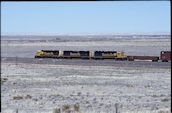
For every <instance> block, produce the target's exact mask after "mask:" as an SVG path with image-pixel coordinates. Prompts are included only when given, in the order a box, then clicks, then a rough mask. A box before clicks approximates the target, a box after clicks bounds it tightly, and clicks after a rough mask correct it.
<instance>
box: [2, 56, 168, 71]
mask: <svg viewBox="0 0 172 113" xmlns="http://www.w3.org/2000/svg"><path fill="white" fill-rule="evenodd" d="M1 62H2V63H3V62H6V63H27V64H54V65H79V66H115V67H137V68H138V67H144V68H165V69H170V68H171V62H161V61H159V62H152V61H115V60H113V59H112V60H110V59H109V60H91V59H52V58H45V59H44V58H42V59H35V58H20V57H1Z"/></svg>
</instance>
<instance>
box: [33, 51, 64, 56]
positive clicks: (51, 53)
mask: <svg viewBox="0 0 172 113" xmlns="http://www.w3.org/2000/svg"><path fill="white" fill-rule="evenodd" d="M61 56H62V52H61V50H39V51H38V52H37V53H36V55H35V58H60V57H61Z"/></svg>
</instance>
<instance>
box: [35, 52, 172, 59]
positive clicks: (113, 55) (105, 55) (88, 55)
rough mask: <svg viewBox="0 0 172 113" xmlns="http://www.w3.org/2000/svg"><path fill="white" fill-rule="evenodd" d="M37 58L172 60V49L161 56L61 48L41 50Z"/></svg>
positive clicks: (161, 53)
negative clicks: (126, 54) (128, 54)
mask: <svg viewBox="0 0 172 113" xmlns="http://www.w3.org/2000/svg"><path fill="white" fill-rule="evenodd" d="M35 58H63V59H73V58H79V59H114V60H123V61H126V60H128V61H134V60H151V61H153V62H157V61H158V60H161V61H162V62H168V61H171V51H161V52H160V57H159V56H125V55H124V52H123V51H94V55H92V52H91V51H63V53H62V51H61V50H39V51H38V52H37V53H36V55H35Z"/></svg>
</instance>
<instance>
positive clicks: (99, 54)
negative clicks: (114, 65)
mask: <svg viewBox="0 0 172 113" xmlns="http://www.w3.org/2000/svg"><path fill="white" fill-rule="evenodd" d="M92 59H115V60H127V57H126V56H125V55H124V52H123V51H95V52H94V56H93V57H92Z"/></svg>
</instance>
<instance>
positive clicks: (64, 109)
mask: <svg viewBox="0 0 172 113" xmlns="http://www.w3.org/2000/svg"><path fill="white" fill-rule="evenodd" d="M62 111H64V112H65V111H70V105H68V104H66V105H63V108H62Z"/></svg>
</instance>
